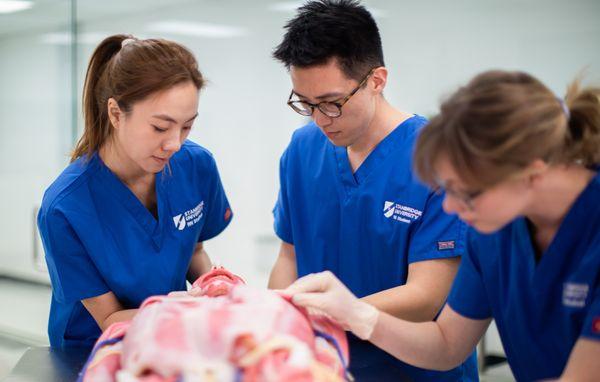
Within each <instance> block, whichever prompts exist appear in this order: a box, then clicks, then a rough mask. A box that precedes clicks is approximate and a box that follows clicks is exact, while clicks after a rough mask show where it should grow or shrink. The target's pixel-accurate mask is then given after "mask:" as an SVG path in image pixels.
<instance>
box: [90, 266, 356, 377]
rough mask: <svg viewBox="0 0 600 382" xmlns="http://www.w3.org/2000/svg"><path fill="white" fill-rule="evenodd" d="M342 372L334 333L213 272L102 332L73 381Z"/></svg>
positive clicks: (284, 303)
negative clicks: (77, 376) (185, 288)
mask: <svg viewBox="0 0 600 382" xmlns="http://www.w3.org/2000/svg"><path fill="white" fill-rule="evenodd" d="M347 366H348V343H347V339H346V334H345V332H344V331H343V330H342V329H341V328H340V327H339V326H338V325H336V324H335V323H333V322H332V321H330V320H329V319H328V318H326V317H324V316H322V315H315V314H308V312H307V311H306V310H304V309H301V308H298V307H296V306H294V305H293V304H292V303H291V302H290V300H289V298H288V297H286V296H283V295H281V294H279V293H276V292H274V291H270V290H264V289H258V288H253V287H251V286H248V285H246V284H245V282H244V281H243V280H242V279H241V278H240V277H238V276H236V275H234V274H232V273H231V272H229V271H227V270H226V269H224V268H221V267H219V268H213V269H212V270H211V271H210V272H209V273H207V274H205V275H203V276H202V277H200V278H199V279H198V280H196V281H195V282H194V284H193V285H192V289H191V290H190V291H188V292H173V293H170V294H169V295H167V296H153V297H150V298H148V299H146V300H145V301H144V302H143V303H142V305H141V306H140V310H139V312H138V313H137V314H136V316H135V317H134V318H133V320H131V321H126V322H119V323H115V324H112V325H111V326H110V327H108V328H107V329H106V330H105V331H104V333H103V334H102V336H101V337H100V338H99V339H98V341H97V342H96V344H95V346H94V349H93V350H92V353H91V354H90V357H89V359H88V361H87V363H86V365H85V366H84V368H83V370H82V372H81V374H80V378H79V381H83V382H200V381H236V382H237V381H242V382H254V381H291V382H300V381H302V382H304V381H341V380H343V379H344V378H345V377H347V373H346V368H347Z"/></svg>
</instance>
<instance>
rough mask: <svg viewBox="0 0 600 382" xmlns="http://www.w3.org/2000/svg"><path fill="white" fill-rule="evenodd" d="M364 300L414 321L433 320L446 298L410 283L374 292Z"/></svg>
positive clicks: (399, 316)
mask: <svg viewBox="0 0 600 382" xmlns="http://www.w3.org/2000/svg"><path fill="white" fill-rule="evenodd" d="M362 300H363V301H365V302H367V303H369V304H371V305H373V306H374V307H376V308H377V309H379V310H380V311H382V312H385V313H388V314H390V315H392V316H394V317H397V318H401V319H403V320H408V321H412V322H424V321H431V320H433V319H434V318H435V316H436V315H437V314H438V312H439V311H440V310H441V308H442V306H443V304H444V299H442V298H438V297H437V296H435V297H434V296H431V295H429V294H428V293H427V292H426V291H423V290H422V288H419V287H416V286H413V285H410V284H406V285H402V286H399V287H395V288H391V289H387V290H384V291H381V292H378V293H374V294H372V295H369V296H366V297H364V298H362Z"/></svg>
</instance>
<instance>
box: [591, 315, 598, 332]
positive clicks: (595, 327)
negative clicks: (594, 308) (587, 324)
mask: <svg viewBox="0 0 600 382" xmlns="http://www.w3.org/2000/svg"><path fill="white" fill-rule="evenodd" d="M592 333H594V334H600V317H595V318H594V319H593V320H592Z"/></svg>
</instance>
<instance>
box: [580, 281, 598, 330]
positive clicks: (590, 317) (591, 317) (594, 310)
mask: <svg viewBox="0 0 600 382" xmlns="http://www.w3.org/2000/svg"><path fill="white" fill-rule="evenodd" d="M581 336H582V337H585V338H587V339H592V340H596V341H600V287H596V290H595V293H594V295H593V298H592V302H591V304H590V309H589V311H588V313H587V315H586V317H585V322H584V324H583V329H582V331H581Z"/></svg>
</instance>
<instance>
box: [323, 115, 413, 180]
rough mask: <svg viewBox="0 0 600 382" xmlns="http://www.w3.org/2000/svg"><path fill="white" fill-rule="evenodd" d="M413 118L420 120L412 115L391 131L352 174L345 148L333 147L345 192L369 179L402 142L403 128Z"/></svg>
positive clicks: (404, 131) (404, 130)
mask: <svg viewBox="0 0 600 382" xmlns="http://www.w3.org/2000/svg"><path fill="white" fill-rule="evenodd" d="M415 118H420V117H419V116H418V115H416V114H415V115H413V116H412V117H410V118H407V119H406V120H404V121H403V122H402V123H400V124H399V125H398V126H396V128H394V130H392V131H391V132H390V133H389V134H388V135H387V136H385V138H383V139H382V140H381V142H379V143H378V144H377V146H375V148H374V149H373V150H372V151H371V152H370V153H369V155H367V157H366V158H365V160H364V161H363V162H362V163H361V165H360V166H359V167H358V169H356V171H355V172H354V173H353V172H352V166H351V165H350V159H349V158H348V151H347V148H346V147H345V146H334V153H335V157H336V161H337V167H338V173H339V175H340V178H341V180H342V183H343V185H344V188H346V190H347V191H350V190H351V189H352V188H356V187H358V186H359V185H360V184H362V183H364V181H365V180H366V179H367V178H368V177H369V175H370V174H371V173H372V172H373V170H374V169H376V168H377V167H378V166H379V165H380V164H381V162H382V161H384V160H385V159H386V158H387V157H388V155H389V153H390V152H391V151H392V150H394V149H395V148H396V146H397V144H398V143H399V142H402V140H403V138H404V137H405V134H406V129H404V126H405V125H406V124H408V123H410V122H412V121H413V120H414V119H415Z"/></svg>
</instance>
